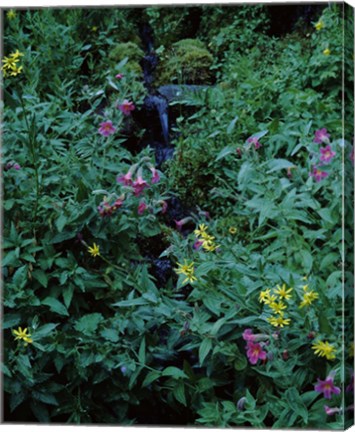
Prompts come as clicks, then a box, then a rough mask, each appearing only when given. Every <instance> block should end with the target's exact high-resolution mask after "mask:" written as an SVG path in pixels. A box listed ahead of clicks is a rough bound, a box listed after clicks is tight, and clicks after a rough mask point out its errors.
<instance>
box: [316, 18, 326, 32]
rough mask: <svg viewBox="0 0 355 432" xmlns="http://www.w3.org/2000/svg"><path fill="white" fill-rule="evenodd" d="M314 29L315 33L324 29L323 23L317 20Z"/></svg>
mask: <svg viewBox="0 0 355 432" xmlns="http://www.w3.org/2000/svg"><path fill="white" fill-rule="evenodd" d="M314 27H315V29H316V30H317V31H319V30H322V28H324V23H323V21H321V20H319V21H318V22H317V23H316V24H315V25H314Z"/></svg>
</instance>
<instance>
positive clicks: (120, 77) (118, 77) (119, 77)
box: [115, 73, 123, 79]
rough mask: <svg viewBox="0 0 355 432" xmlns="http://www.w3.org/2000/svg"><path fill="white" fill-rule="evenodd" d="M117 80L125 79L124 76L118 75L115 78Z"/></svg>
mask: <svg viewBox="0 0 355 432" xmlns="http://www.w3.org/2000/svg"><path fill="white" fill-rule="evenodd" d="M115 78H117V79H122V78H123V74H120V73H119V74H117V75H116V76H115Z"/></svg>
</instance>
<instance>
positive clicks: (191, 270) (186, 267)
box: [175, 260, 197, 283]
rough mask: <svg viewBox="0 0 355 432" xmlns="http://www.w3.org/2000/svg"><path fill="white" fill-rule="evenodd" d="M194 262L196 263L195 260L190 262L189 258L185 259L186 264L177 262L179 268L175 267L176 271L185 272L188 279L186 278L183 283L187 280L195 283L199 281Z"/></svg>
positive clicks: (178, 272)
mask: <svg viewBox="0 0 355 432" xmlns="http://www.w3.org/2000/svg"><path fill="white" fill-rule="evenodd" d="M194 264H195V263H194V262H190V263H188V261H187V260H184V264H180V263H177V265H178V266H179V268H177V269H175V273H176V274H183V275H184V276H186V279H184V280H183V282H182V283H186V282H189V283H193V282H195V281H197V278H196V276H195V267H194Z"/></svg>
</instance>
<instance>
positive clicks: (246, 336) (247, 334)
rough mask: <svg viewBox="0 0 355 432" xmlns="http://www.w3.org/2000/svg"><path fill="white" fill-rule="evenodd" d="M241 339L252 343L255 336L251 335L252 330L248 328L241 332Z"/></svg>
mask: <svg viewBox="0 0 355 432" xmlns="http://www.w3.org/2000/svg"><path fill="white" fill-rule="evenodd" d="M243 339H244V340H246V341H252V342H254V341H255V336H254V335H253V330H252V329H250V328H248V329H245V330H244V332H243Z"/></svg>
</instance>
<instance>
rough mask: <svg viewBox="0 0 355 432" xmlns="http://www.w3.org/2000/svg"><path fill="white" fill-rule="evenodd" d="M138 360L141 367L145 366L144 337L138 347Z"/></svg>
mask: <svg viewBox="0 0 355 432" xmlns="http://www.w3.org/2000/svg"><path fill="white" fill-rule="evenodd" d="M138 359H139V362H140V363H141V364H142V365H144V364H145V337H143V339H142V342H141V344H140V347H139V352H138Z"/></svg>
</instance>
